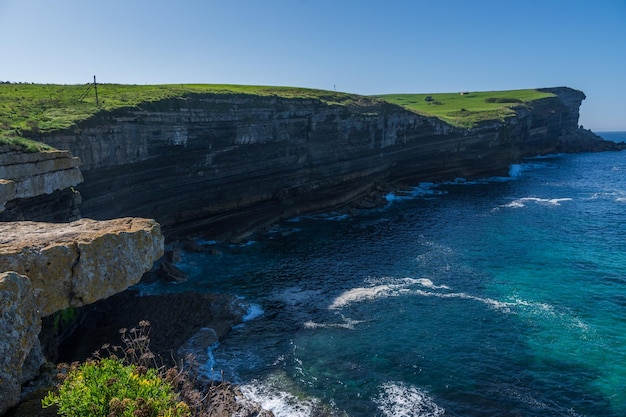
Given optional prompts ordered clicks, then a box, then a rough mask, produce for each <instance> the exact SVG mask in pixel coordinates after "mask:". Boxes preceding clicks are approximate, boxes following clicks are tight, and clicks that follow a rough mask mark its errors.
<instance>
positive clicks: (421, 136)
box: [37, 87, 615, 237]
mask: <svg viewBox="0 0 626 417" xmlns="http://www.w3.org/2000/svg"><path fill="white" fill-rule="evenodd" d="M549 92H552V93H553V94H555V95H554V96H553V97H549V98H545V99H541V100H537V101H535V102H533V103H532V105H530V106H526V105H524V106H521V105H520V106H519V108H517V109H516V110H515V111H516V115H515V116H513V117H509V118H506V119H505V120H494V121H490V122H486V123H482V124H480V125H478V126H475V127H474V128H472V129H462V128H458V127H454V126H451V125H448V124H446V123H445V122H443V121H441V120H439V119H436V118H431V117H426V116H422V115H420V114H417V113H414V112H411V111H409V110H407V109H405V108H403V107H400V106H397V105H393V104H390V103H388V102H385V101H382V100H377V99H370V98H366V97H361V98H359V99H358V100H356V101H353V102H351V103H349V104H338V103H335V104H333V103H331V104H329V103H324V102H323V101H322V100H318V99H313V98H282V97H277V96H258V95H246V94H218V93H214V94H191V95H189V96H187V97H184V98H180V99H166V100H162V101H157V102H150V103H144V104H142V106H141V107H133V108H126V109H119V110H115V111H111V112H101V113H98V114H97V115H95V116H94V117H93V118H91V119H90V120H87V121H85V122H82V123H80V124H79V127H78V128H75V129H72V130H71V131H64V132H54V133H50V134H47V135H42V136H41V137H37V139H38V140H41V141H43V142H45V143H48V144H50V145H52V146H54V147H56V148H59V149H66V150H70V151H71V153H72V154H73V155H76V156H78V157H80V159H81V160H82V162H83V166H82V171H83V175H84V177H85V181H84V183H83V184H81V185H80V186H79V187H77V188H78V189H79V191H80V193H81V195H82V197H83V204H82V206H81V211H82V213H83V215H85V216H89V217H92V218H99V219H104V218H111V217H119V216H140V217H149V218H155V219H156V220H157V221H159V223H161V225H162V227H163V229H164V231H165V233H166V235H168V236H169V237H183V236H186V235H189V234H200V233H202V234H205V235H209V236H212V237H220V236H230V237H233V236H238V235H240V234H242V233H245V232H247V231H250V230H254V229H257V228H259V227H263V226H267V225H269V224H271V223H273V222H275V221H277V220H279V219H281V218H284V217H289V216H295V215H299V214H302V213H306V212H309V213H310V212H315V211H323V210H329V209H334V208H338V207H344V206H347V205H349V204H352V203H353V202H354V201H356V200H359V199H361V198H363V197H366V196H370V195H371V194H372V191H373V190H374V189H375V188H376V187H378V186H380V184H389V183H397V182H407V183H415V182H419V181H438V180H450V179H454V178H456V177H466V178H472V177H481V176H490V175H501V174H504V173H506V172H507V170H508V167H509V165H510V164H512V163H515V162H519V160H520V159H521V158H522V157H524V156H531V155H537V154H545V153H552V152H568V151H576V152H579V151H581V150H584V151H591V150H600V148H602V150H607V149H610V146H612V145H611V144H610V143H606V142H604V141H602V140H601V139H600V138H599V137H597V136H595V135H593V134H592V133H590V132H588V131H584V130H583V129H579V127H578V125H577V123H578V108H579V106H580V103H581V101H582V100H583V99H584V98H585V96H584V94H583V93H582V92H580V91H577V90H573V89H570V88H564V87H562V88H553V89H549ZM583 137H584V138H585V139H584V140H582V139H581V138H583ZM613 145H615V144H613Z"/></svg>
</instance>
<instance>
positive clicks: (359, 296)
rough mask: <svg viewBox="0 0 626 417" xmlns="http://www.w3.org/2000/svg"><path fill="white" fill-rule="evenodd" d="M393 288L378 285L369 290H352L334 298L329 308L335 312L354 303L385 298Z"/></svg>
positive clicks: (391, 286)
mask: <svg viewBox="0 0 626 417" xmlns="http://www.w3.org/2000/svg"><path fill="white" fill-rule="evenodd" d="M395 287H396V286H395V285H378V286H376V287H369V288H353V289H351V290H348V291H346V292H344V293H343V294H341V295H340V296H339V297H337V298H335V300H334V301H333V302H332V304H331V305H330V307H329V308H330V309H331V310H335V309H338V308H341V307H345V306H346V305H348V304H351V303H354V302H358V301H364V300H374V299H376V298H381V297H386V296H389V295H391V292H392V291H393V289H394V288H395Z"/></svg>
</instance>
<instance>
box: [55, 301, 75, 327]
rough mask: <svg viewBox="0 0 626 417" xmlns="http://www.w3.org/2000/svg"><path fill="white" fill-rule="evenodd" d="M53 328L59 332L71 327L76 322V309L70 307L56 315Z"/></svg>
mask: <svg viewBox="0 0 626 417" xmlns="http://www.w3.org/2000/svg"><path fill="white" fill-rule="evenodd" d="M53 316H54V319H53V326H54V330H56V331H57V332H58V331H60V330H62V329H64V328H66V327H67V326H68V325H71V324H72V323H73V322H74V321H75V320H76V309H75V308H74V307H68V308H66V309H64V310H60V311H57V312H56V313H54V315H53Z"/></svg>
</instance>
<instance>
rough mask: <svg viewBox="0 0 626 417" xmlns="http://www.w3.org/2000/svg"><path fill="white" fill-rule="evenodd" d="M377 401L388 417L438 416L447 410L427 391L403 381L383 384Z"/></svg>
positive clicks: (383, 413) (379, 407)
mask: <svg viewBox="0 0 626 417" xmlns="http://www.w3.org/2000/svg"><path fill="white" fill-rule="evenodd" d="M375 401H376V404H378V409H379V410H380V411H381V412H382V415H384V416H388V417H438V416H442V415H444V414H445V412H446V410H445V409H444V408H442V407H440V406H438V405H437V404H435V402H434V401H433V399H432V398H431V397H430V396H429V395H428V394H427V393H426V392H425V391H422V390H420V389H419V388H417V387H415V386H413V385H408V384H405V383H403V382H399V383H398V382H387V383H385V384H383V385H382V386H381V387H380V394H379V395H378V397H377V398H376V400H375Z"/></svg>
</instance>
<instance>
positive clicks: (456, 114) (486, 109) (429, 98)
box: [376, 89, 555, 128]
mask: <svg viewBox="0 0 626 417" xmlns="http://www.w3.org/2000/svg"><path fill="white" fill-rule="evenodd" d="M554 96H555V95H554V94H553V93H549V92H545V91H539V90H533V89H527V90H508V91H483V92H462V93H439V94H385V95H378V96H376V97H378V98H381V99H383V100H386V101H388V102H390V103H394V104H398V105H400V106H402V107H404V108H406V109H409V110H411V111H414V112H416V113H419V114H421V115H424V116H430V117H437V118H439V119H441V120H443V121H445V122H447V123H449V124H451V125H454V126H458V127H463V128H471V127H474V126H476V125H477V124H479V123H481V122H486V121H492V120H497V121H503V120H504V119H506V118H507V117H511V116H513V115H515V110H514V108H515V107H519V106H527V105H528V104H529V103H531V102H532V101H535V100H539V99H542V98H547V97H554Z"/></svg>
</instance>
